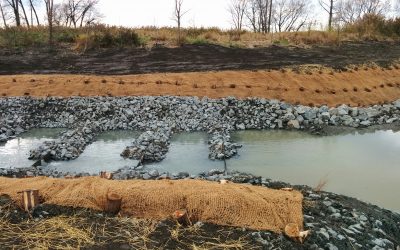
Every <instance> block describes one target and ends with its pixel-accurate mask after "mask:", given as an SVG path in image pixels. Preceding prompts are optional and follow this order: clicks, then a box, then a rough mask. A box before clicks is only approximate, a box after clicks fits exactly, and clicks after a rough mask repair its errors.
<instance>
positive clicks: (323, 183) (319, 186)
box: [314, 177, 328, 193]
mask: <svg viewBox="0 0 400 250" xmlns="http://www.w3.org/2000/svg"><path fill="white" fill-rule="evenodd" d="M327 184H328V179H327V178H326V177H324V178H322V179H320V180H319V181H318V184H317V186H315V187H314V191H315V192H317V193H319V192H321V191H322V190H323V189H324V188H325V187H326V185H327Z"/></svg>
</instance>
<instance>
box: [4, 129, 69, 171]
mask: <svg viewBox="0 0 400 250" xmlns="http://www.w3.org/2000/svg"><path fill="white" fill-rule="evenodd" d="M62 131H63V129H32V130H30V131H29V132H26V133H23V134H21V135H20V136H19V137H18V138H15V139H12V140H9V141H8V142H7V143H3V144H2V143H0V168H14V167H29V166H31V165H32V164H33V162H32V161H30V160H28V157H29V150H31V149H34V148H35V147H38V146H39V145H40V144H42V143H43V142H44V141H51V140H54V139H56V138H57V137H58V136H59V134H60V132H62Z"/></svg>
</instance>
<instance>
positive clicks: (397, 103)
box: [393, 99, 400, 109]
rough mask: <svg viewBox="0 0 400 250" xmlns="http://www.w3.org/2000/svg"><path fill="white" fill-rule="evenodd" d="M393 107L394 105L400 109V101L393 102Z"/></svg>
mask: <svg viewBox="0 0 400 250" xmlns="http://www.w3.org/2000/svg"><path fill="white" fill-rule="evenodd" d="M393 105H394V106H395V107H396V108H397V109H400V99H399V100H397V101H395V102H393Z"/></svg>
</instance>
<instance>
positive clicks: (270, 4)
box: [268, 0, 272, 33]
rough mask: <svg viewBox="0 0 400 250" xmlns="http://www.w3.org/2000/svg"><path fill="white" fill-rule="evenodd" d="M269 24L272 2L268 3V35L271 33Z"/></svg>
mask: <svg viewBox="0 0 400 250" xmlns="http://www.w3.org/2000/svg"><path fill="white" fill-rule="evenodd" d="M271 22H272V0H270V1H269V14H268V33H271Z"/></svg>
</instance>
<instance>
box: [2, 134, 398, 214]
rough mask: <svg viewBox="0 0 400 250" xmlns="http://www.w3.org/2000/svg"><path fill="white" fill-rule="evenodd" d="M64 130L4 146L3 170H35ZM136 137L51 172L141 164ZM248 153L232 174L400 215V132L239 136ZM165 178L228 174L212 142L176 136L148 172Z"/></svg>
mask: <svg viewBox="0 0 400 250" xmlns="http://www.w3.org/2000/svg"><path fill="white" fill-rule="evenodd" d="M59 131H60V130H58V131H57V130H47V129H45V130H39V131H38V130H34V131H30V132H29V133H25V134H23V135H22V136H21V137H20V138H18V139H14V140H11V141H9V142H7V143H6V144H5V145H0V164H1V167H4V166H6V167H7V166H24V167H26V166H29V165H31V164H32V162H30V161H28V160H27V159H26V157H27V155H28V153H29V149H30V148H34V147H35V146H37V145H39V144H40V143H41V142H42V141H44V140H45V139H52V138H55V136H56V135H57V134H58V133H59ZM138 135H139V133H138V132H134V131H113V132H107V133H104V134H102V135H100V136H99V137H98V139H97V141H96V142H94V143H93V144H91V145H89V146H88V147H87V148H86V149H85V151H84V153H83V154H82V155H81V156H80V157H79V158H78V159H76V160H74V161H70V162H53V163H51V164H50V165H49V167H52V168H57V169H58V170H61V171H63V172H89V173H94V174H95V173H98V172H99V171H101V170H108V171H114V170H117V169H119V168H121V167H123V166H126V165H131V164H136V162H135V161H131V160H124V159H123V158H122V157H120V156H119V154H120V153H121V152H122V150H123V149H124V148H125V147H126V146H128V145H129V144H130V143H131V141H132V139H133V138H135V137H137V136H138ZM232 138H233V139H234V141H236V142H239V143H241V144H242V145H243V148H242V149H240V150H239V155H238V156H237V157H235V158H233V159H231V160H228V161H227V166H228V169H229V170H238V171H241V172H248V173H252V174H256V175H261V176H264V177H267V178H271V179H275V180H280V181H285V182H290V183H293V184H305V185H309V186H312V187H314V186H316V185H317V184H318V182H319V181H320V180H326V181H327V184H326V186H325V187H324V190H326V191H332V192H335V193H340V194H345V195H349V196H352V197H357V198H359V199H361V200H364V201H367V202H371V203H373V204H377V205H379V206H382V207H385V208H388V209H391V210H396V211H400V199H398V194H397V190H398V189H399V188H400V164H399V162H400V132H392V131H377V132H374V133H367V134H358V133H355V134H347V135H337V136H326V137H317V136H312V135H309V134H307V133H302V132H288V131H242V132H236V133H234V134H233V135H232ZM147 167H149V168H156V169H158V170H159V171H168V172H170V173H176V172H180V171H187V172H189V173H191V174H197V173H200V172H202V171H207V170H210V169H213V168H219V169H223V167H224V164H223V162H220V161H210V160H209V159H208V145H207V134H205V133H183V134H177V135H175V136H173V138H172V140H171V147H170V151H169V152H168V154H167V157H166V159H165V160H164V161H162V162H160V163H156V164H151V165H147Z"/></svg>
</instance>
